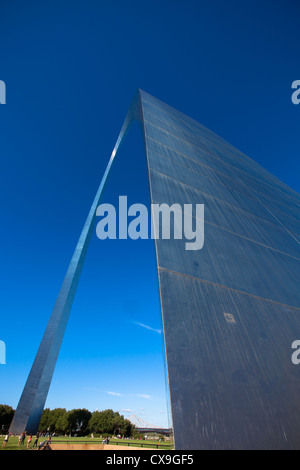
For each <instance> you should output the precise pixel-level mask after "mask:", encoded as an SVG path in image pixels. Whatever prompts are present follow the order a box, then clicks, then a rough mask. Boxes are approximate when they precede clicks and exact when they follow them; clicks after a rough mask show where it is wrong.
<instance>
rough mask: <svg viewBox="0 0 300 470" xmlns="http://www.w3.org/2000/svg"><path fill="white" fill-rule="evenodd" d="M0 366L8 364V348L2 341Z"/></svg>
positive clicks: (0, 344)
mask: <svg viewBox="0 0 300 470" xmlns="http://www.w3.org/2000/svg"><path fill="white" fill-rule="evenodd" d="M0 364H6V346H5V343H4V341H1V340H0Z"/></svg>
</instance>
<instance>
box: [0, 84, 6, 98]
mask: <svg viewBox="0 0 300 470" xmlns="http://www.w3.org/2000/svg"><path fill="white" fill-rule="evenodd" d="M0 104H6V85H5V82H4V81H3V80H0Z"/></svg>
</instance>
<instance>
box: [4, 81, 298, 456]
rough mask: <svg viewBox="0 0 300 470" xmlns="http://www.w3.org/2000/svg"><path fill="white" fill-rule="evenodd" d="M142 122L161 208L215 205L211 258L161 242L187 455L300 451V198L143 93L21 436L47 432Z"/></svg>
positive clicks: (208, 214) (19, 425) (64, 301)
mask: <svg viewBox="0 0 300 470" xmlns="http://www.w3.org/2000/svg"><path fill="white" fill-rule="evenodd" d="M135 120H138V121H139V123H140V124H141V128H142V132H143V135H144V142H145V151H146V161H147V169H148V180H149V188H150V201H151V203H160V204H162V203H167V204H169V205H172V204H174V203H179V204H187V203H188V204H193V205H194V204H204V206H205V243H204V246H203V248H202V249H201V250H198V251H196V250H195V251H186V250H185V241H184V240H179V239H170V240H163V239H156V240H155V248H156V264H157V270H158V282H159V294H160V301H161V312H162V320H163V329H164V341H165V349H166V361H167V372H168V382H169V390H170V399H171V412H172V420H173V426H174V439H175V448H176V449H185V450H187V449H191V450H195V449H299V448H300V424H299V423H300V366H299V367H298V368H297V366H296V365H295V364H293V362H292V360H291V355H292V349H291V345H292V343H293V342H294V341H295V340H297V339H300V289H299V285H300V244H299V238H300V195H299V194H298V193H296V192H295V191H294V190H292V189H291V188H289V187H288V186H287V185H286V184H284V183H283V182H281V181H280V180H279V179H278V178H276V177H275V176H273V175H272V174H270V173H269V172H268V171H267V170H265V169H264V168H262V167H261V166H260V165H259V164H258V163H256V162H255V161H253V160H252V159H250V158H248V157H247V156H246V155H244V154H243V153H242V152H240V151H239V150H237V149H236V148H234V147H233V146H232V145H231V144H229V143H228V142H226V141H225V140H223V139H222V138H220V137H218V136H217V135H216V134H214V133H213V132H211V131H210V130H208V129H206V128H205V127H204V126H202V125H201V124H199V123H198V122H196V121H195V120H193V119H191V118H189V117H188V116H186V115H184V114H183V113H181V112H179V111H177V110H175V109H174V108H172V107H170V106H168V105H167V104H165V103H163V102H161V101H159V100H158V99H156V98H154V97H152V96H150V95H149V94H147V93H145V92H143V91H141V90H138V91H137V93H136V95H135V97H134V99H133V101H132V104H131V106H130V109H129V111H128V114H127V116H126V118H125V121H124V124H123V127H122V129H121V132H120V134H119V137H118V140H117V142H116V145H115V147H114V150H113V152H112V155H111V157H110V160H109V162H108V165H107V168H106V171H105V173H104V176H103V179H102V181H101V184H100V186H99V189H98V191H97V193H96V196H95V199H94V201H93V204H92V206H91V209H90V212H89V214H88V217H87V219H86V222H85V224H84V227H83V230H82V233H81V235H80V238H79V241H78V244H77V246H76V249H75V251H74V254H73V257H72V259H71V262H70V265H69V267H68V270H67V273H66V276H65V279H64V281H63V284H62V287H61V290H60V292H59V294H58V298H57V301H56V304H55V306H54V309H53V312H52V315H51V317H50V320H49V323H48V326H47V328H46V331H45V334H44V336H43V338H42V341H41V344H40V347H39V349H38V352H37V355H36V358H35V360H34V363H33V366H32V369H31V371H30V374H29V377H28V380H27V382H26V384H25V387H24V391H23V393H22V396H21V398H20V402H19V404H18V407H17V410H16V413H15V416H14V419H13V421H12V424H11V427H10V432H12V433H19V432H22V431H24V430H25V429H26V430H27V431H28V432H30V433H34V432H36V430H37V428H38V425H39V421H40V418H41V414H42V412H43V408H44V405H45V401H46V397H47V393H48V390H49V387H50V383H51V379H52V375H53V372H54V368H55V364H56V361H57V357H58V354H59V349H60V345H61V342H62V340H63V336H64V332H65V328H66V325H67V322H68V318H69V314H70V310H71V306H72V302H73V299H74V296H75V293H76V288H77V284H78V281H79V277H80V273H81V269H82V266H83V263H84V259H85V255H86V252H87V249H88V245H89V241H90V239H91V235H92V233H93V230H94V229H95V218H96V217H95V216H96V208H97V206H98V205H99V203H100V200H101V196H102V194H103V190H104V187H105V184H106V180H107V176H108V174H109V171H110V168H111V166H112V164H113V163H114V160H115V158H116V155H117V152H118V149H119V146H120V144H121V142H122V140H123V139H124V137H125V135H126V133H127V131H128V130H129V128H130V125H131V123H132V122H133V121H135ZM116 164H117V162H116ZM145 184H146V182H145ZM116 189H117V188H116Z"/></svg>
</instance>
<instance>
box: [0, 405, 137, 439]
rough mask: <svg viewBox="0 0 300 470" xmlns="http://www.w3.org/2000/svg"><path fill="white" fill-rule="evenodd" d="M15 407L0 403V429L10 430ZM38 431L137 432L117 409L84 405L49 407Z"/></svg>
mask: <svg viewBox="0 0 300 470" xmlns="http://www.w3.org/2000/svg"><path fill="white" fill-rule="evenodd" d="M14 412H15V410H14V409H13V408H12V407H11V406H8V405H0V431H1V432H2V434H4V433H5V432H7V431H8V429H9V426H10V423H11V421H12V419H13V416H14ZM39 432H42V433H50V434H53V433H55V434H57V435H61V434H68V435H74V434H77V435H78V436H86V435H88V434H90V433H93V434H110V435H118V434H120V435H121V436H124V437H133V436H136V435H138V431H137V429H136V427H135V426H134V424H132V423H131V421H129V420H128V419H125V418H124V416H123V415H121V414H120V413H119V412H118V411H113V410H104V411H94V412H90V411H89V410H87V409H85V408H80V409H73V410H70V411H67V410H66V409H65V408H55V409H53V410H50V409H49V408H46V409H45V410H44V411H43V414H42V418H41V421H40V425H39Z"/></svg>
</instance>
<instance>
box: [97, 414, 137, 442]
mask: <svg viewBox="0 0 300 470" xmlns="http://www.w3.org/2000/svg"><path fill="white" fill-rule="evenodd" d="M89 428H90V430H91V432H94V433H99V434H105V433H107V434H122V435H124V436H126V437H130V436H131V435H132V433H133V430H134V425H133V424H132V423H131V422H130V421H129V420H128V419H124V416H122V415H120V413H118V412H117V411H113V410H104V411H94V413H93V414H92V417H91V419H90V421H89Z"/></svg>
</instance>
